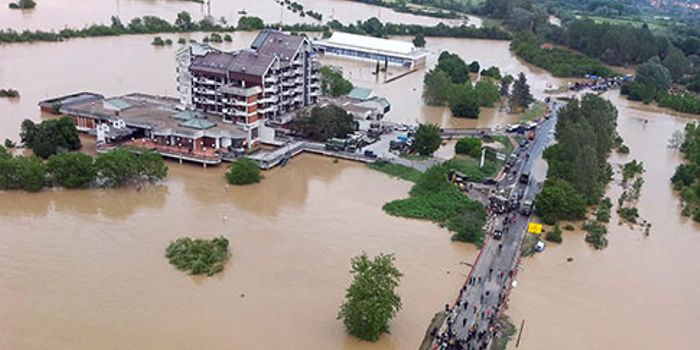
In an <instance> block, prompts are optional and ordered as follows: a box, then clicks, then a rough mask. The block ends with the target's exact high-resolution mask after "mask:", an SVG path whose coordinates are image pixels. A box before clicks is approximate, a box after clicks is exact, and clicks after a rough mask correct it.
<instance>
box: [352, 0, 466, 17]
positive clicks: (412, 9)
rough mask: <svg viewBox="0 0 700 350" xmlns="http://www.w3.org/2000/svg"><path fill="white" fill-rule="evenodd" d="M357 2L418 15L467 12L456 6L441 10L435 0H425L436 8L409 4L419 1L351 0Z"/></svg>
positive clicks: (433, 15) (455, 15) (436, 15)
mask: <svg viewBox="0 0 700 350" xmlns="http://www.w3.org/2000/svg"><path fill="white" fill-rule="evenodd" d="M351 1H355V2H361V3H363V4H370V5H375V6H382V7H388V8H390V9H392V10H394V11H396V12H402V13H410V14H414V15H417V16H427V17H437V18H460V17H462V16H461V15H460V14H458V13H456V12H455V11H459V12H467V11H462V10H460V9H454V8H449V9H446V10H447V11H441V10H438V9H437V8H443V9H445V8H444V7H441V6H434V4H432V2H433V1H424V3H426V5H429V6H433V7H435V8H436V9H424V8H420V7H417V6H409V5H408V3H409V2H410V3H416V4H420V2H419V1H386V0H351Z"/></svg>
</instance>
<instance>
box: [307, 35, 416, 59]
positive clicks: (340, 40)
mask: <svg viewBox="0 0 700 350" xmlns="http://www.w3.org/2000/svg"><path fill="white" fill-rule="evenodd" d="M321 42H325V43H328V44H331V45H338V46H344V47H354V48H357V49H361V50H372V51H378V52H386V53H393V54H398V55H406V56H409V55H414V54H415V52H416V47H415V46H413V44H412V43H409V42H405V41H399V40H391V39H382V38H375V37H371V36H364V35H357V34H350V33H343V32H333V34H332V35H331V37H330V38H328V39H326V40H322V41H321Z"/></svg>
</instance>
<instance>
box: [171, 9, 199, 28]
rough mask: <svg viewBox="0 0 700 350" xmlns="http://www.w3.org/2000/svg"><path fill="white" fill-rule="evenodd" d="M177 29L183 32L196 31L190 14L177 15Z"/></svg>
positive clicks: (184, 12)
mask: <svg viewBox="0 0 700 350" xmlns="http://www.w3.org/2000/svg"><path fill="white" fill-rule="evenodd" d="M175 27H177V29H179V30H181V31H188V30H192V29H194V27H195V24H194V22H192V16H190V14H189V12H187V11H182V12H180V13H178V14H177V18H176V19H175Z"/></svg>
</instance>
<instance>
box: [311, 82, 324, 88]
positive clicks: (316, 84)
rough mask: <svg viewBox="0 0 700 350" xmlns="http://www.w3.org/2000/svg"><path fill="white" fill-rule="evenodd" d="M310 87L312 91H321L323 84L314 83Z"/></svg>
mask: <svg viewBox="0 0 700 350" xmlns="http://www.w3.org/2000/svg"><path fill="white" fill-rule="evenodd" d="M309 87H310V88H312V89H320V88H321V83H319V82H318V81H312V82H311V84H309Z"/></svg>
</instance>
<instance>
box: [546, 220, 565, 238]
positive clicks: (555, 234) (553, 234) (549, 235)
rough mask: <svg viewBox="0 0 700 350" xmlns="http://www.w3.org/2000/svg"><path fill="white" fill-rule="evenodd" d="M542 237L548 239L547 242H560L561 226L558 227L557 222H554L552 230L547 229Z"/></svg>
mask: <svg viewBox="0 0 700 350" xmlns="http://www.w3.org/2000/svg"><path fill="white" fill-rule="evenodd" d="M544 239H545V240H547V241H549V242H554V243H561V242H562V238H561V228H559V223H558V222H557V223H556V224H554V229H553V230H552V231H549V232H547V233H546V234H545V235H544Z"/></svg>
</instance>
